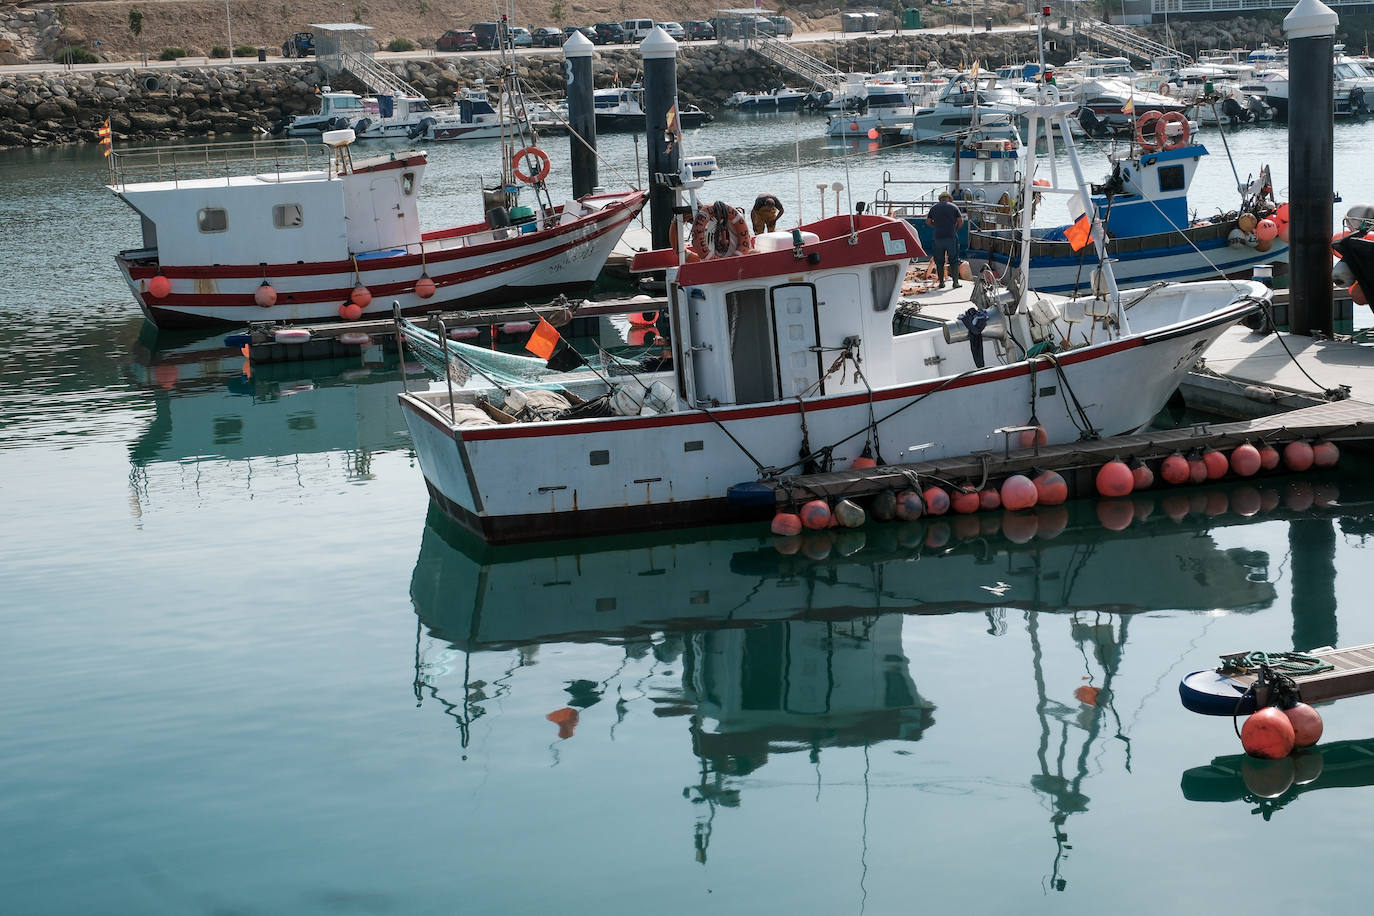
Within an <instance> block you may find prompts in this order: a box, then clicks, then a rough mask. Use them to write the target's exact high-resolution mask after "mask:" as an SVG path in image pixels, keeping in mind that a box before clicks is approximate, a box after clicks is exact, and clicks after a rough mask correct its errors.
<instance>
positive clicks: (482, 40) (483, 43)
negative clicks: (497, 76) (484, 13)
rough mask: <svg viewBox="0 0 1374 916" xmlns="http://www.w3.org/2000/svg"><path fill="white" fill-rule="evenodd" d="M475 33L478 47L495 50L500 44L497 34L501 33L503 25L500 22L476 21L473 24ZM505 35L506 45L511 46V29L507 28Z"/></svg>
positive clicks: (484, 49)
mask: <svg viewBox="0 0 1374 916" xmlns="http://www.w3.org/2000/svg"><path fill="white" fill-rule="evenodd" d="M472 31H473V34H475V35H476V36H477V47H479V48H481V49H482V50H483V51H494V50H496V49H497V48H498V47H499V46H500V41H499V40H498V39H497V36H498V35H499V34H501V31H502V25H501V23H499V22H474V23H473V24H472ZM505 32H506V34H505V35H504V39H505V45H506V47H508V48H509V47H510V30H509V29H506V30H505Z"/></svg>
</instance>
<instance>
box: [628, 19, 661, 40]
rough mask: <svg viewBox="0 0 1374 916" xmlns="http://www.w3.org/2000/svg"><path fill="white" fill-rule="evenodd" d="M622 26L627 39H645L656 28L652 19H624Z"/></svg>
mask: <svg viewBox="0 0 1374 916" xmlns="http://www.w3.org/2000/svg"><path fill="white" fill-rule="evenodd" d="M620 27H621V28H622V29H623V30H624V31H625V40H626V41H643V40H644V39H646V38H648V37H649V33H650V32H652V31H653V30H654V21H653V20H652V19H622V20H620Z"/></svg>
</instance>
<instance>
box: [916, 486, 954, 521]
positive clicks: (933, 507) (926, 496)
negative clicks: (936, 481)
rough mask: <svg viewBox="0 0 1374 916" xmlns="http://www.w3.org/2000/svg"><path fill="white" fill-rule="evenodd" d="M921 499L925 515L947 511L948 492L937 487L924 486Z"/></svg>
mask: <svg viewBox="0 0 1374 916" xmlns="http://www.w3.org/2000/svg"><path fill="white" fill-rule="evenodd" d="M921 499H922V500H923V501H924V502H925V504H926V515H944V514H945V513H946V512H948V511H949V494H948V493H946V492H945V491H944V490H942V489H940V488H939V487H926V489H925V492H923V493H922V494H921Z"/></svg>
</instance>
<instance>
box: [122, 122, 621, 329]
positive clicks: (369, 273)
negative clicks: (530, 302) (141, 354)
mask: <svg viewBox="0 0 1374 916" xmlns="http://www.w3.org/2000/svg"><path fill="white" fill-rule="evenodd" d="M323 139H324V141H325V144H326V149H324V150H323V151H322V150H321V148H320V147H318V146H312V145H310V144H307V143H306V142H305V141H304V140H277V141H268V142H258V143H249V144H245V143H237V144H234V143H230V144H209V145H204V146H190V147H172V148H167V147H162V148H156V149H146V150H115V151H114V153H113V155H112V156H111V157H110V160H109V161H110V184H109V188H110V190H111V191H112V192H113V193H114V194H115V195H116V196H117V197H119V198H120V199H121V200H123V201H124V202H125V203H127V204H128V205H129V206H130V207H131V208H133V210H134V211H135V212H137V213H138V214H139V216H140V218H141V223H142V230H143V241H142V244H141V245H140V246H139V247H137V248H132V249H128V250H125V251H121V252H120V253H119V255H118V256H117V257H116V259H115V260H116V262H117V263H118V265H119V269H120V271H121V272H122V273H123V275H124V278H125V280H126V281H127V282H128V284H129V289H130V290H131V291H132V293H133V295H134V298H135V299H137V300H138V303H139V306H140V307H141V308H142V309H143V312H144V314H145V315H146V316H147V317H148V319H149V320H150V321H152V322H153V323H154V324H156V325H158V326H159V327H173V326H177V327H193V326H201V325H209V324H217V323H232V324H239V325H242V324H245V323H247V322H249V321H281V322H305V321H321V320H337V319H338V318H339V317H341V316H342V317H344V318H349V317H354V318H356V317H361V316H363V315H370V314H376V313H382V314H390V313H391V309H392V302H393V301H396V302H398V303H399V304H400V307H401V309H402V310H403V311H406V312H412V311H429V310H433V309H436V308H438V307H440V306H459V305H465V306H474V307H475V306H486V305H496V304H500V303H505V302H510V301H516V300H522V299H526V298H529V297H532V296H541V295H553V294H556V293H559V292H572V291H574V290H583V291H585V290H588V289H590V287H591V286H592V284H593V283H594V282H595V281H596V278H597V275H598V274H599V272H600V270H601V267H602V265H603V264H604V263H605V261H606V258H607V256H608V255H609V254H610V252H611V249H612V247H613V246H614V245H615V243H616V242H617V240H619V238H620V234H621V233H622V232H623V231H624V230H625V227H626V226H627V225H628V224H629V223H630V221H631V220H632V219H633V218H634V217H635V216H636V215H637V214H638V213H639V211H640V209H642V208H643V206H644V203H645V200H646V198H647V195H646V193H645V192H644V191H638V190H631V191H624V192H619V193H605V194H593V195H590V196H587V197H583V198H581V199H579V200H568V201H566V202H564V203H561V204H557V205H555V204H554V203H553V202H552V201H551V200H550V198H549V195H548V191H547V190H546V188H545V186H544V184H543V179H544V178H545V176H546V175H547V174H548V170H549V158H548V156H547V154H545V153H544V152H543V151H542V150H540V149H539V148H538V147H533V146H526V147H524V148H522V149H521V150H518V151H516V152H515V153H510V152H509V151H507V152H505V153H503V159H504V162H503V166H504V168H503V172H504V174H505V176H506V179H507V180H503V182H502V183H501V185H499V186H497V187H495V188H491V189H483V190H482V191H481V193H482V195H483V209H484V212H485V213H486V220H485V221H484V222H479V223H474V224H468V225H462V224H458V225H452V226H443V227H437V228H432V229H429V230H425V229H424V228H423V227H422V226H421V224H420V218H419V213H418V210H417V206H416V202H417V199H418V197H419V195H420V193H421V191H422V189H423V187H424V177H425V167H426V163H427V161H428V157H427V156H426V154H425V153H424V151H421V150H401V151H392V152H388V153H384V154H381V155H377V156H370V157H367V158H358V159H355V158H353V156H352V153H351V150H350V146H349V144H350V143H351V142H352V140H353V132H352V131H351V130H348V129H344V130H341V131H328V132H326V133H325V134H324V136H323ZM504 146H506V144H503V147H504ZM516 179H519V180H520V182H521V183H523V184H524V185H525V193H527V194H529V195H530V196H531V197H533V198H534V201H533V204H534V205H533V206H528V205H525V204H522V203H521V202H520V194H521V192H520V190H519V188H520V184H518V183H517V181H516ZM355 309H356V311H355Z"/></svg>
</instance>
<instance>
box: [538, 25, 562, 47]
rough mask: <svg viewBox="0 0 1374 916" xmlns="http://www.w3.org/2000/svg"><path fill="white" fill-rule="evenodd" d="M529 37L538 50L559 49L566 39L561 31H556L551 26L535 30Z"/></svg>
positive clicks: (542, 26)
mask: <svg viewBox="0 0 1374 916" xmlns="http://www.w3.org/2000/svg"><path fill="white" fill-rule="evenodd" d="M531 37H532V38H533V39H534V44H535V46H536V47H539V48H561V47H562V46H563V41H564V40H565V39H566V38H567V37H568V36H567V35H566V34H564V32H563V30H562V29H556V28H554V27H553V26H551V25H541V26H540V27H539V28H537V29H535V30H534V32H533V33H532V35H531Z"/></svg>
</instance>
